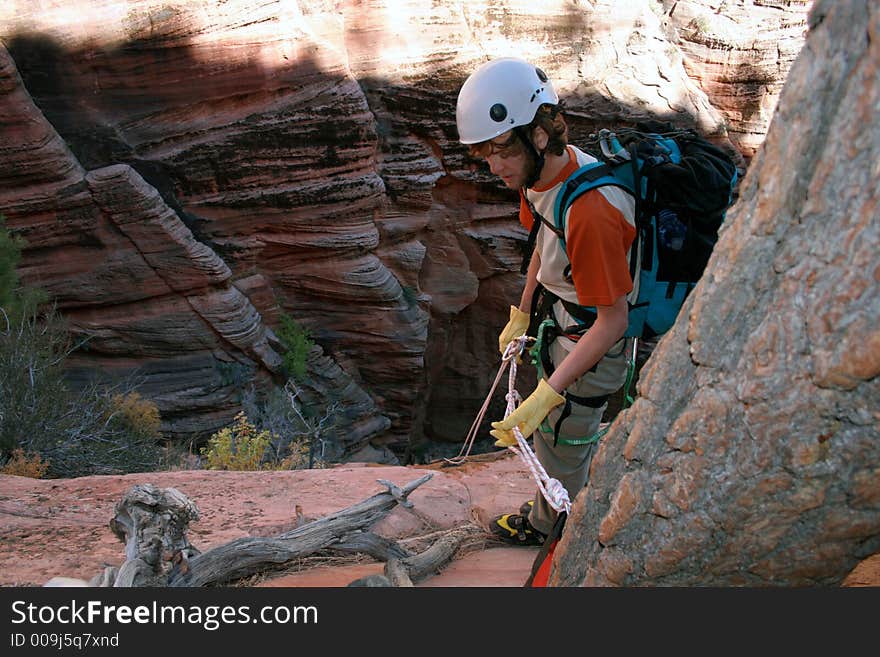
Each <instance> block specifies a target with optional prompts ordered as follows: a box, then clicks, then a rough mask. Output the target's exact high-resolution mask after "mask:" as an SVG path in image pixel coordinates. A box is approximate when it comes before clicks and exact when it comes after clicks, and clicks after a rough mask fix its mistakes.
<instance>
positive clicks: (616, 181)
mask: <svg viewBox="0 0 880 657" xmlns="http://www.w3.org/2000/svg"><path fill="white" fill-rule="evenodd" d="M633 164H635V163H634V162H633V163H632V164H631V163H630V161H625V162H622V163H619V164H610V163H607V162H593V163H591V164H585V165H584V166H582V167H580V168H578V169H577V170H576V171H574V172H573V173H572V174H571V175H570V176H569V177H568V178H567V179H566V181H565V182H564V183H563V185H562V189H561V190H559V194H558V195H557V196H556V203H555V205H554V207H553V219H554V221H555V222H556V228H557V231H556V234H557V235H558V236H559V239H560V241H561V242H562V248H563V249H564V248H565V217H566V214H567V213H568V210H569V208H570V207H571V204H572V203H574V202H575V200H577V199H578V198H579V197H580V196H582V195H583V194H585V193H587V192H589V191H591V190H593V189H597V188H599V187H605V186H607V185H614V186H615V187H620V188H621V189H623V190H624V191H625V192H627V193H628V194H630V195H632V196H633V197H635V198H636V204H637V205H638V198H639V195H638V194H636V186H635V185H634V183H633V181H632V178H633V175H632V171H635V167H634V166H633ZM624 172H625V173H624Z"/></svg>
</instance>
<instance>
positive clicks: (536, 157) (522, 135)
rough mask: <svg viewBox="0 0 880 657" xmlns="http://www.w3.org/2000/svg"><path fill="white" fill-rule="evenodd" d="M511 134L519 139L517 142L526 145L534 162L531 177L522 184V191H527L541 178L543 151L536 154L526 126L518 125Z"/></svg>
mask: <svg viewBox="0 0 880 657" xmlns="http://www.w3.org/2000/svg"><path fill="white" fill-rule="evenodd" d="M513 132H514V133H515V134H516V136H517V137H519V140H520V141H521V142H522V143H524V144H525V145H526V147H527V148H528V149H529V153H530V154H531V156H532V160H533V161H534V164H535V166H534V167H533V169H532V173H531V175H529V177H528V178H527V179H526V181H525V183H524V184H523V188H524V189H529V188H531V187H533V186H534V185H535V183H537V182H538V179H539V178H540V177H541V170H542V169H543V168H544V151H541V152H540V153H539V152H538V149H537V148H535V145H534V144H533V143H532V140H531V138H530V137H529V129H528V126H524V125H518V126H516V127H515V128H514V129H513Z"/></svg>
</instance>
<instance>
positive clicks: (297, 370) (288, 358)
mask: <svg viewBox="0 0 880 657" xmlns="http://www.w3.org/2000/svg"><path fill="white" fill-rule="evenodd" d="M276 335H278V339H279V340H281V344H283V345H284V348H285V353H284V356H283V360H284V369H285V370H286V372H287V375H288V376H290V377H293V378H294V379H296V380H300V381H301V380H302V379H304V378H305V375H306V359H307V358H308V355H309V351H310V350H311V348H312V347H313V346H314V345H315V343H314V342H313V341H312V338H311V335H310V334H309V330H308V329H307V328H306V327H304V326H301V325H299V324H297V323H296V322H295V321H293V318H292V317H291V316H290V315H287V314H282V315H281V326H280V327H279V328H278V331H277V332H276Z"/></svg>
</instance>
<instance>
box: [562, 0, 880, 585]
mask: <svg viewBox="0 0 880 657" xmlns="http://www.w3.org/2000/svg"><path fill="white" fill-rule="evenodd" d="M878 162H880V6H878V5H877V3H872V2H864V1H863V0H862V1H860V0H839V1H837V2H831V1H820V2H817V3H816V4H815V6H814V8H813V11H812V13H811V31H810V33H809V34H808V37H807V41H806V45H805V47H804V50H803V52H802V54H801V56H800V57H799V58H798V59H797V61H796V62H795V64H794V66H793V67H792V69H791V74H790V76H789V79H788V80H787V82H786V84H785V87H784V90H783V93H782V96H781V98H780V101H779V107H778V110H777V113H776V116H775V118H774V122H773V125H772V127H771V130H770V132H769V133H768V135H767V139H766V141H765V143H764V145H763V147H762V148H761V150H759V151H758V154H757V156H756V160H755V162H754V163H753V165H752V168H751V169H750V171H749V173H748V175H747V177H746V179H745V181H744V182H743V185H742V188H741V195H740V200H739V202H738V203H737V204H736V206H735V207H734V208H733V210H732V211H731V213H730V215H731V216H730V217H729V223H728V224H727V227H726V229H725V230H724V231H723V234H722V236H721V238H720V240H719V242H718V245H717V247H716V249H715V253H714V254H713V256H712V259H711V260H710V262H709V266H708V268H707V270H706V275H705V276H704V278H703V280H702V281H701V282H700V284H699V285H698V286H697V288H696V289H695V291H694V293H693V295H692V296H691V297H690V299H689V302H688V304H687V305H686V307H685V312H683V314H682V315H680V316H679V318H678V321H677V322H676V324H675V326H674V327H673V329H672V330H671V331H670V332H669V333H668V334H667V335H666V336H665V337H664V338H663V339H662V340H661V341H660V343H659V344H658V346H657V349H656V350H655V351H654V354H653V355H652V357H651V359H650V361H649V362H648V364H647V365H646V367H645V369H644V370H643V371H642V373H641V379H640V385H639V399H638V400H637V401H636V403H635V404H634V405H633V406H632V408H631V409H629V410H628V411H626V412H625V413H624V414H623V415H622V416H621V417H619V418H618V419H617V421H616V422H615V423H614V425H613V426H612V428H611V430H610V432H609V433H608V434H607V436H606V438H605V439H604V441H603V443H602V444H601V446H600V448H599V450H598V451H597V454H596V456H595V459H594V461H593V463H592V467H591V480H590V483H589V485H588V487H587V488H586V489H585V490H584V491H583V492H582V493H581V494H580V495H579V496H578V498H577V500H576V502H575V504H574V506H573V510H572V514H571V517H570V518H569V520H568V524H567V525H566V530H565V535H564V537H563V540H562V542H561V544H560V548H559V550H557V557H556V560H555V562H554V573H553V575H552V576H551V582H552V583H554V584H557V585H581V584H582V585H603V586H604V585H675V586H689V585H709V586H731V585H734V586H737V585H750V586H814V585H835V584H839V583H840V582H841V581H842V580H843V578H844V577H845V576H846V575H847V573H848V572H850V570H852V568H853V567H854V566H855V565H856V564H857V563H858V562H859V561H860V560H862V559H864V558H865V557H867V556H868V555H871V554H873V553H875V552H876V551H877V550H878V548H880V469H878V463H880V430H878V427H880V331H878V326H880V276H878V269H877V254H878V252H880V223H878V222H877V218H876V216H877V207H878V202H880V188H878V186H877V180H878V174H880V169H878Z"/></svg>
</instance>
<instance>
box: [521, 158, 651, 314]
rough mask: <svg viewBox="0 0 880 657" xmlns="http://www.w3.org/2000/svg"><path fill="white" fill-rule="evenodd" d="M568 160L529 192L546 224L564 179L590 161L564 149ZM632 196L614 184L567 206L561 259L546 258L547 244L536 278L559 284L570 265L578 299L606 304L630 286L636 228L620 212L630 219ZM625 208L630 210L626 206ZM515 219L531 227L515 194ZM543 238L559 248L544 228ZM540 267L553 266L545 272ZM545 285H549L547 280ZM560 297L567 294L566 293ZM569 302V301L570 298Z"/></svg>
mask: <svg viewBox="0 0 880 657" xmlns="http://www.w3.org/2000/svg"><path fill="white" fill-rule="evenodd" d="M569 155H570V158H569V162H568V164H566V166H565V167H563V169H562V171H560V172H559V174H558V175H557V176H556V177H555V178H554V179H553V180H552V181H551V182H550V184H549V185H548V186H547V187H543V188H537V187H536V188H533V189H531V190H529V192H528V194H529V199H530V200H532V202H533V203H534V204H535V205H536V207H537V208H538V211H539V212H542V210H541V208H543V210H544V211H543V212H542V214H543V215H544V217H545V219H547V221H549V222H553V216H552V215H553V203H555V200H556V195H557V194H558V193H559V190H560V189H561V187H562V183H563V182H564V181H565V179H566V178H567V177H568V176H569V175H570V174H571V173H573V172H574V171H575V170H576V169H577V168H578V167H579V166H581V165H582V164H584V163H585V162H586V161H593V158H591V157H590V156H588V155H585V154H584V153H582V152H581V151H577V152H576V151H575V150H574V149H572V148H571V147H569ZM630 199H631V197H630V196H629V195H628V194H626V193H625V192H623V191H622V190H620V189H619V188H616V187H603V188H600V189H594V190H591V191H589V192H587V193H586V194H583V195H581V196H580V197H579V198H578V199H577V200H575V202H574V203H573V204H572V205H571V208H570V209H569V213H568V218H567V220H566V222H565V228H566V251H567V253H566V254H565V256H567V257H563V258H555V259H548V258H546V253H547V251H546V248H547V247H546V246H544V247H543V248H544V251H543V253H544V255H542V259H541V269H542V271H541V272H539V274H538V280H539V281H540V282H541V283H542V284H544V285H545V287H547V288H548V289H550V291H552V292H555V293H557V294H559V290H558V289H554V287H553V284H555V285H556V286H557V287H558V286H559V285H561V284H562V281H564V279H565V276H564V273H563V272H561V271H557V270H558V269H560V267H564V264H565V263H570V264H571V284H573V287H574V292H575V294H576V298H577V303H578V304H580V305H582V306H596V305H600V306H610V305H611V304H613V303H614V302H615V301H616V300H617V299H619V298H620V297H621V296H623V295H625V294H628V293H629V292H631V291H632V289H633V282H632V278H631V277H630V273H629V250H630V246H631V245H632V242H633V240H634V239H635V236H636V230H635V227H634V226H633V224H632V223H631V222H630V221H627V218H626V216H625V214H624V212H625V211H628V214H629V216H630V217H632V209H631V208H632V206H631V203H630V202H629V201H630ZM627 207H629V209H628V210H627ZM519 218H520V222H521V223H522V225H523V226H524V227H525V228H526V229H527V230H531V227H532V213H531V211H530V210H529V207H528V205H527V204H526V202H525V200H524V199H523V198H520V211H519ZM541 232H542V234H543V235H542V237H543V240H553V242H554V243H555V244H557V245H558V246H559V247H561V243H560V242H559V238H558V237H557V236H556V235H555V234H554V233H553V232H552V231H550V230H549V229H548V228H546V227H545V228H543V229H542V231H541ZM546 260H551V262H545V261H546ZM545 265H546V266H547V267H548V268H549V269H552V271H548V269H545ZM548 283H550V284H548ZM559 296H561V297H563V298H566V296H570V295H565V294H559ZM569 300H574V299H569Z"/></svg>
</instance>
